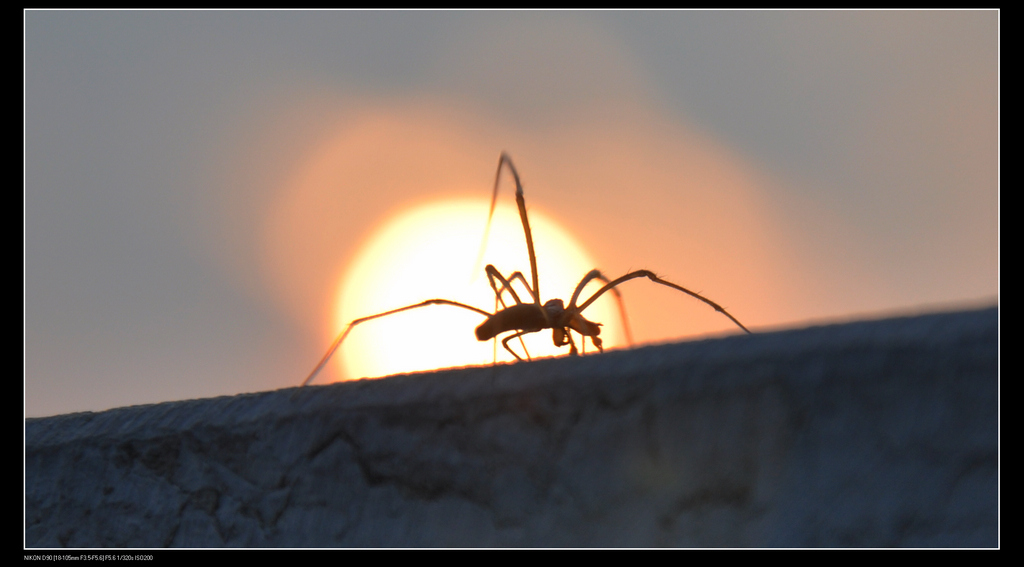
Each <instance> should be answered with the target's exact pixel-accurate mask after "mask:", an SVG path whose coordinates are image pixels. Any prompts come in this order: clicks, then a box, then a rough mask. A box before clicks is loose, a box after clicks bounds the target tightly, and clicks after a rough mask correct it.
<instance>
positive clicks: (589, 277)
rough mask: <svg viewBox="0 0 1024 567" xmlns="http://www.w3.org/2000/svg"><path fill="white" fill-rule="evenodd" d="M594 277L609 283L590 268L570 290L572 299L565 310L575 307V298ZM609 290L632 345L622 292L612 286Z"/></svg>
mask: <svg viewBox="0 0 1024 567" xmlns="http://www.w3.org/2000/svg"><path fill="white" fill-rule="evenodd" d="M595 279H598V280H601V281H603V282H604V283H606V284H607V283H611V281H610V280H609V279H608V278H606V277H605V276H604V274H602V273H601V271H600V270H590V272H588V273H587V275H585V276H583V279H582V280H580V283H579V285H577V286H576V290H575V291H573V292H572V299H570V300H569V307H568V308H567V309H566V311H569V310H572V309H576V300H577V299H579V297H580V294H581V293H583V288H584V287H586V286H587V284H588V283H590V282H591V281H592V280H595ZM611 292H612V293H613V294H615V302H616V303H617V304H618V305H619V317H620V318H621V319H622V328H623V329H625V331H626V342H627V343H628V344H629V345H630V346H633V333H631V332H630V330H629V318H628V317H626V305H625V304H624V303H623V302H622V294H621V293H619V290H618V289H617V288H614V287H613V288H611ZM599 293H600V292H599ZM578 311H583V309H582V308H581V309H579V310H578ZM584 342H586V341H584Z"/></svg>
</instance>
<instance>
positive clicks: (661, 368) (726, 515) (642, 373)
mask: <svg viewBox="0 0 1024 567" xmlns="http://www.w3.org/2000/svg"><path fill="white" fill-rule="evenodd" d="M998 356H999V351H998V311H997V310H996V309H995V308H991V309H985V310H981V311H970V312H961V313H951V314H937V315H926V316H919V317H911V318H899V319H889V320H884V321H873V322H861V323H851V324H843V325H834V326H827V327H816V328H809V329H803V330H796V331H785V332H777V333H765V334H758V335H754V336H749V337H730V338H725V339H718V340H707V341H699V342H692V343H679V344H669V345H661V346H654V347H647V348H641V349H636V350H633V351H621V352H611V353H607V354H604V355H598V356H586V357H578V358H572V359H571V358H561V359H549V360H541V361H536V362H533V363H526V364H516V365H506V366H498V367H484V368H467V369H459V370H450V371H441V372H434V373H427V374H417V375H407V376H396V377H392V378H388V379H385V380H369V381H359V382H349V383H343V384H336V385H330V386H314V387H309V388H305V389H298V388H293V389H286V390H279V391H276V392H265V393H260V394H247V395H239V396H234V397H223V398H214V399H207V400H194V401H185V402H171V403H164V404H157V405H149V406H136V407H128V408H122V409H115V410H110V411H106V412H102V413H80V414H71V415H63V416H57V417H50V418H41V419H27V420H26V421H25V435H26V450H25V452H26V454H25V460H26V465H25V466H26V487H25V506H26V508H25V523H26V530H25V543H26V545H27V546H29V547H49V546H73V547H99V546H102V547H158V546H189V547H199V546H261V547H270V546H288V547H301V546H317V547H327V546H365V547H370V546H500V547H504V546H600V547H619V546H624V547H627V546H628V547H631V546H795V547H803V546H973V547H988V546H996V545H998V539H997V538H998V456H999V455H998Z"/></svg>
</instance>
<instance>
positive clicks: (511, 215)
mask: <svg viewBox="0 0 1024 567" xmlns="http://www.w3.org/2000/svg"><path fill="white" fill-rule="evenodd" d="M488 205H489V203H488V202H486V201H482V200H481V201H475V200H450V201H441V202H434V203H430V204H426V205H422V206H418V207H415V208H412V209H409V210H406V211H404V212H402V213H400V214H398V215H396V216H394V217H393V218H391V219H389V220H388V221H386V222H385V223H384V224H382V225H381V226H380V227H379V228H378V229H377V230H376V231H375V232H374V234H373V235H372V236H371V237H370V238H369V240H368V241H367V242H366V243H365V244H364V245H363V247H362V249H361V250H360V251H359V252H358V254H357V256H356V257H355V259H354V260H353V261H352V263H351V264H350V265H349V267H348V269H347V270H346V273H345V275H344V276H343V278H342V281H341V283H340V284H339V287H338V295H337V299H336V307H335V309H334V311H333V312H334V317H333V321H332V327H333V332H334V333H335V335H334V336H336V334H337V333H338V332H340V331H341V330H343V329H344V328H345V326H346V325H347V324H348V323H349V322H350V321H352V320H353V319H356V318H360V317H366V316H369V315H374V314H376V313H381V312H384V311H389V310H392V309H396V308H400V307H405V306H407V305H413V304H416V303H419V302H421V301H424V300H427V299H449V300H453V301H458V302H461V303H465V304H468V305H472V306H474V307H478V308H480V309H483V310H485V311H488V312H493V311H494V307H495V306H494V301H495V300H494V293H493V291H492V290H491V288H490V285H489V284H488V282H487V277H486V275H485V274H484V269H483V268H484V266H485V265H487V264H493V265H494V266H495V267H496V268H497V269H498V270H499V271H500V272H501V273H502V274H503V275H504V276H505V277H509V276H510V275H511V274H512V273H513V272H516V271H519V272H522V273H523V275H524V276H525V278H526V280H527V281H530V279H531V277H530V263H529V256H528V254H527V252H526V242H525V237H524V236H523V228H522V224H521V223H520V220H519V216H518V212H517V211H516V210H515V209H514V208H511V207H507V208H501V207H499V208H498V209H497V210H496V211H495V216H494V220H493V222H492V225H491V230H490V236H489V238H488V240H487V248H486V250H485V251H484V254H483V260H482V262H481V263H480V264H479V265H477V264H476V260H477V255H478V252H479V248H480V245H481V240H482V237H483V231H484V225H485V222H486V219H487V208H488ZM530 226H531V229H532V231H533V238H534V245H535V248H536V255H537V263H538V272H539V276H540V286H539V287H540V293H541V301H547V300H549V299H552V298H561V299H562V300H563V301H565V302H566V303H568V302H569V299H570V296H571V295H572V292H573V290H574V289H575V287H576V285H577V284H578V283H579V281H580V279H581V278H582V277H583V276H584V275H585V274H586V273H587V272H589V271H590V270H591V269H593V268H595V267H596V266H595V265H594V263H593V261H592V260H591V259H590V257H589V255H588V254H587V253H586V251H585V250H584V249H583V247H582V246H581V245H580V244H579V243H578V242H577V241H576V240H575V239H574V238H573V237H572V236H570V235H569V233H568V232H567V231H566V230H565V229H563V228H561V227H560V226H558V225H557V224H556V223H555V222H554V221H553V220H551V219H550V218H549V217H547V216H546V215H544V214H543V213H540V212H538V211H536V210H534V209H531V210H530ZM531 285H532V284H531ZM598 287H599V286H598V283H591V284H590V285H588V286H587V289H586V290H585V291H584V292H583V294H582V295H581V299H580V303H582V301H583V300H584V299H586V298H587V297H589V296H590V294H592V293H593V292H595V291H597V289H598ZM515 288H516V292H517V293H518V294H519V297H520V299H521V300H522V301H523V302H524V303H530V302H532V299H531V297H530V295H529V292H528V291H527V290H526V288H525V287H523V286H522V285H516V286H515ZM505 300H506V302H508V303H509V304H511V303H512V302H513V300H512V299H511V296H509V295H508V294H505ZM584 315H585V316H586V317H587V318H588V319H590V320H592V321H595V322H600V323H603V324H604V325H605V326H604V327H602V332H601V338H602V339H604V343H605V348H610V347H615V346H618V345H621V344H622V342H623V341H622V339H621V337H622V331H621V321H620V320H619V316H618V310H617V308H616V307H615V305H614V300H613V299H611V294H610V293H609V294H606V295H605V296H602V298H601V299H599V300H598V301H596V302H595V303H594V304H593V305H592V306H590V307H588V308H587V311H586V312H585V313H584ZM483 321H484V317H483V316H482V315H480V314H479V313H475V312H473V311H470V310H467V309H462V308H459V307H452V306H448V305H431V306H427V307H422V308H418V309H413V310H410V311H405V312H402V313H397V314H394V315H389V316H386V317H382V318H380V319H374V320H371V321H367V322H364V323H361V324H359V325H357V326H356V327H354V328H353V330H352V332H351V333H350V334H349V336H348V337H347V338H346V340H345V343H344V344H343V345H342V347H341V349H339V351H338V352H337V353H336V354H335V359H334V360H333V361H332V362H331V364H332V365H335V367H336V368H338V366H339V365H340V367H341V368H339V370H340V371H341V375H342V376H343V377H345V378H348V379H351V378H362V377H377V376H386V375H389V374H396V373H401V372H411V371H420V370H430V369H434V368H448V367H456V366H467V365H486V364H491V363H492V361H493V360H494V352H495V351H494V344H493V342H492V341H485V342H480V341H477V340H476V336H475V335H474V329H475V328H476V327H477V325H479V324H480V323H482V322H483ZM334 336H332V337H331V339H333V338H334ZM504 336H505V335H502V337H504ZM524 339H525V342H526V347H527V348H528V350H529V353H530V356H532V357H538V356H553V355H564V354H567V353H568V347H562V348H557V347H555V346H554V345H553V343H552V340H551V331H547V330H546V331H541V332H539V333H532V334H530V335H526V336H524ZM499 340H500V337H499ZM573 340H575V341H576V344H577V346H579V343H580V337H579V335H574V337H573ZM588 343H589V341H588ZM509 344H510V345H511V346H512V348H513V349H514V350H516V352H518V353H520V355H521V356H522V354H523V353H522V348H523V346H522V345H521V344H520V343H519V341H518V340H514V341H511V342H510V343H509ZM592 350H593V347H592V345H590V344H588V345H587V351H588V352H591V351H592ZM497 351H498V352H497V357H498V361H506V360H514V359H513V357H512V356H511V355H510V354H509V353H508V352H506V351H505V349H504V348H502V347H501V345H500V344H499V345H497Z"/></svg>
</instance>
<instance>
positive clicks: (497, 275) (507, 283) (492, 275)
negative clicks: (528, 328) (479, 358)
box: [484, 264, 533, 362]
mask: <svg viewBox="0 0 1024 567" xmlns="http://www.w3.org/2000/svg"><path fill="white" fill-rule="evenodd" d="M484 271H486V272H487V281H489V282H490V283H491V289H493V290H494V298H495V299H494V311H495V312H497V311H498V302H499V301H500V302H501V306H502V307H508V306H507V305H505V300H504V299H502V297H501V294H502V292H503V291H505V290H506V289H507V290H508V292H509V293H511V294H512V299H515V300H516V305H522V303H523V302H522V301H521V300H520V299H519V295H518V294H517V293H516V290H515V289H513V287H512V281H513V280H515V279H517V278H518V279H519V281H521V282H522V283H523V285H524V286H526V291H529V292H530V294H531V295H532V294H533V290H532V289H530V284H528V283H526V278H524V277H523V273H522V272H515V273H513V274H512V275H511V276H509V278H508V279H505V277H504V276H502V275H501V272H499V271H498V268H495V267H494V266H493V265H491V264H487V267H486V268H485V269H484ZM495 279H497V280H498V281H500V282H501V289H498V286H496V285H495V284H494V280H495ZM494 340H495V343H494V361H495V362H497V361H498V343H497V340H498V338H497V336H495V338H494ZM519 344H521V345H523V352H525V353H526V358H530V351H529V350H528V349H527V348H526V342H525V341H523V337H519ZM505 348H506V349H507V348H508V347H507V346H506V347H505ZM509 352H511V351H509ZM512 354H513V356H515V353H514V352H513V353H512ZM516 358H519V357H518V356H516Z"/></svg>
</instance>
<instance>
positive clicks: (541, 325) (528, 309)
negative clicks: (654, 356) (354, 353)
mask: <svg viewBox="0 0 1024 567" xmlns="http://www.w3.org/2000/svg"><path fill="white" fill-rule="evenodd" d="M505 166H507V167H508V170H509V172H511V173H512V177H513V179H515V182H516V205H517V206H518V207H519V218H520V220H521V221H522V222H523V232H524V233H525V235H526V249H527V251H528V252H529V255H530V276H531V279H532V285H530V283H529V282H527V281H526V277H525V276H523V274H522V272H514V273H513V274H511V275H510V276H509V277H508V278H506V277H504V276H503V275H502V274H501V272H499V271H498V269H497V268H495V267H494V266H493V265H490V264H488V265H487V266H486V267H485V268H484V271H485V272H486V273H487V280H488V282H490V285H491V289H493V290H494V294H495V304H496V305H495V312H494V313H490V312H488V311H485V310H483V309H480V308H478V307H473V306H472V305H466V304H465V303H460V302H458V301H452V300H450V299H427V300H426V301H421V302H420V303H416V304H414V305H407V306H405V307H399V308H398V309H392V310H390V311H385V312H383V313H377V314H375V315H369V316H367V317H361V318H359V319H355V320H354V321H352V322H351V323H349V324H348V325H347V326H346V327H345V330H344V331H342V332H341V334H340V335H338V338H336V339H335V340H334V342H333V343H331V346H330V348H329V349H328V350H327V353H326V354H324V356H323V358H321V359H320V362H319V363H317V365H316V368H314V369H313V371H312V372H310V374H309V376H308V377H307V378H306V380H305V381H303V382H302V385H303V386H305V385H307V384H309V383H310V382H312V381H313V379H314V378H316V375H317V374H318V373H319V372H320V371H321V370H322V369H323V367H324V366H325V365H326V364H327V361H328V360H330V358H331V356H332V355H333V354H334V351H336V350H338V347H339V346H341V343H342V342H343V341H344V340H345V337H347V336H348V334H349V333H350V332H351V331H352V328H353V327H355V326H356V325H359V324H360V323H365V322H367V321H371V320H373V319H378V318H380V317H386V316H388V315H394V314H395V313H401V312H402V311H408V310H410V309H417V308H420V307H426V306H428V305H451V306H453V307H461V308H462V309H468V310H470V311H475V312H476V313H479V314H480V315H482V316H484V317H485V320H484V322H483V323H481V324H480V325H479V326H477V328H476V338H477V340H480V341H487V340H491V339H496V337H497V336H498V335H500V334H502V333H507V332H509V331H515V332H514V333H512V334H510V335H508V336H506V337H505V338H503V339H502V341H501V346H503V347H504V348H505V350H507V351H508V352H510V353H512V356H514V357H515V358H516V360H517V361H522V360H523V358H522V357H520V356H519V355H518V354H517V353H516V352H515V351H514V350H512V348H511V347H510V346H509V344H508V343H509V341H511V340H512V339H516V338H518V339H519V340H520V342H522V336H523V335H525V334H528V333H536V332H538V331H543V330H544V329H551V339H552V341H553V342H554V344H555V346H558V347H561V346H565V345H566V344H568V345H569V354H570V355H571V356H575V355H578V354H579V351H578V350H577V349H576V343H575V341H573V339H572V331H575V332H576V333H578V334H579V335H580V337H581V338H580V340H581V343H582V347H583V348H584V349H585V348H586V340H587V337H589V338H590V342H591V343H592V344H593V345H594V347H595V348H597V350H598V351H602V352H603V350H604V349H603V347H602V341H601V338H600V336H599V335H600V334H601V324H600V323H595V322H594V321H589V320H587V319H586V318H585V317H584V316H583V311H584V310H585V309H586V308H587V307H590V305H591V304H593V303H594V302H595V301H597V299H598V298H599V297H601V296H602V295H604V294H605V293H607V292H609V291H611V292H612V293H613V294H614V295H615V298H616V300H617V301H618V304H619V312H620V315H621V316H622V319H623V324H624V326H625V327H626V335H627V341H628V342H629V343H630V344H632V337H630V336H629V328H628V325H626V324H625V323H626V315H625V309H624V308H623V306H622V297H621V295H620V294H619V291H618V290H617V289H615V288H616V287H617V286H618V285H619V284H622V283H624V282H627V281H629V280H632V279H636V278H647V279H649V280H651V281H653V282H655V283H659V284H661V285H664V286H668V287H670V288H672V289H676V290H679V291H681V292H683V293H685V294H687V295H690V296H691V297H694V298H696V299H699V300H700V301H703V302H704V303H706V304H708V305H710V306H711V307H713V308H714V309H715V311H718V312H719V313H721V314H722V315H725V316H726V317H728V318H729V320H731V321H732V322H733V323H735V324H736V325H737V326H738V327H739V328H741V329H743V330H744V331H746V332H747V333H748V334H749V333H750V330H749V329H747V328H746V327H744V326H743V324H742V323H740V322H739V321H738V320H737V319H736V318H735V317H733V316H732V315H730V314H729V312H728V311H726V310H725V309H724V308H723V307H722V306H721V305H719V304H717V303H715V302H714V301H711V300H710V299H708V298H706V297H704V296H702V295H700V294H699V293H697V292H694V291H690V290H688V289H686V288H685V287H683V286H680V285H677V284H674V283H672V282H670V281H668V280H664V279H662V278H659V277H658V276H657V275H656V274H655V273H654V272H651V271H650V270H636V271H632V272H629V273H628V274H626V275H623V276H620V277H618V278H616V279H614V280H609V279H608V278H606V277H605V276H604V275H603V274H602V273H601V272H600V271H599V270H591V271H590V272H588V273H587V275H585V276H583V279H582V280H580V283H579V284H578V285H577V286H576V289H575V291H573V294H572V297H571V298H570V299H569V306H568V307H566V306H565V303H564V302H563V301H562V300H561V299H550V300H548V301H546V302H543V303H542V302H541V299H540V282H539V279H538V275H537V257H536V255H535V254H534V249H533V234H532V232H531V231H530V219H529V217H528V216H527V215H526V199H525V198H524V196H523V186H522V184H521V183H520V181H519V172H518V171H516V168H515V165H513V163H512V158H510V157H509V155H508V154H507V153H505V152H502V154H501V157H500V158H499V159H498V171H497V173H496V174H495V177H494V191H493V193H492V195H491V208H490V212H489V213H488V215H487V227H488V229H489V228H490V223H491V218H492V217H493V216H494V207H495V204H496V203H497V199H498V187H499V182H500V181H501V170H502V168H503V167H505ZM485 239H486V233H485ZM595 279H596V280H600V281H602V282H604V285H603V286H602V287H601V288H600V289H598V290H597V291H596V292H595V293H594V294H593V295H591V296H590V298H588V299H587V300H586V301H584V302H583V303H580V304H579V305H577V304H576V302H577V301H578V300H579V298H580V294H581V293H582V292H583V288H584V287H586V286H587V284H589V283H590V282H591V281H593V280H595ZM516 280H518V281H519V282H520V283H521V284H522V285H523V286H524V287H525V288H526V290H527V291H528V292H529V294H530V296H531V297H530V299H532V302H530V303H527V302H524V301H522V299H521V298H520V297H519V295H518V294H517V293H516V291H515V290H514V289H513V288H512V282H514V281H516ZM498 283H500V284H501V285H500V287H499V286H498ZM506 291H507V292H508V293H509V295H511V297H512V299H513V300H515V305H511V306H508V305H506V303H505V300H504V298H503V294H504V293H505V292H506ZM498 302H500V303H501V309H498V308H497V304H498ZM525 346H526V345H525V344H523V347H524V351H525ZM527 357H529V353H527Z"/></svg>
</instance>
